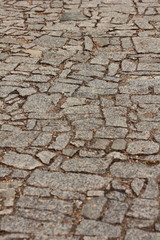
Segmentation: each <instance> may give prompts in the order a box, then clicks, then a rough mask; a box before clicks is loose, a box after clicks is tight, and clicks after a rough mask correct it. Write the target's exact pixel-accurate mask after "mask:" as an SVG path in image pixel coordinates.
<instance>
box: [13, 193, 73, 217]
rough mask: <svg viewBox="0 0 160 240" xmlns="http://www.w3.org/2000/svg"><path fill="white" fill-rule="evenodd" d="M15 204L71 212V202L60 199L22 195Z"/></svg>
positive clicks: (23, 206) (22, 206)
mask: <svg viewBox="0 0 160 240" xmlns="http://www.w3.org/2000/svg"><path fill="white" fill-rule="evenodd" d="M17 206H18V207H21V208H31V209H38V210H50V211H51V210H52V212H55V213H56V212H60V213H65V214H71V213H72V211H73V204H72V203H70V202H67V201H64V200H60V199H53V198H50V199H44V198H40V197H39V196H22V197H20V198H19V200H18V202H17Z"/></svg>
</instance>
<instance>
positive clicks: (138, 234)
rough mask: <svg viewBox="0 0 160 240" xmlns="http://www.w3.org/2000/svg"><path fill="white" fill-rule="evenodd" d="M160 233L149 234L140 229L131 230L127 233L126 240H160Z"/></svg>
mask: <svg viewBox="0 0 160 240" xmlns="http://www.w3.org/2000/svg"><path fill="white" fill-rule="evenodd" d="M159 237H160V233H156V232H147V231H143V230H139V229H136V228H135V229H129V230H128V231H127V234H126V237H125V240H135V239H139V240H142V239H146V240H158V239H159Z"/></svg>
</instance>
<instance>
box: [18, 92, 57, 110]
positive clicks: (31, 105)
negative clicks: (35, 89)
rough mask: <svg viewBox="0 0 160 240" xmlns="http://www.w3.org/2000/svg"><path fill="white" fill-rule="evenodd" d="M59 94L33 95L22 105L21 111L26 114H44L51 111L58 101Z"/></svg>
mask: <svg viewBox="0 0 160 240" xmlns="http://www.w3.org/2000/svg"><path fill="white" fill-rule="evenodd" d="M60 97H61V96H60V94H51V95H47V94H44V93H42V94H35V95H32V96H29V97H28V98H27V101H26V102H25V104H24V105H23V109H24V110H25V111H26V112H36V113H41V112H42V113H45V112H47V111H52V110H53V109H54V106H55V105H56V104H57V103H58V101H59V100H60Z"/></svg>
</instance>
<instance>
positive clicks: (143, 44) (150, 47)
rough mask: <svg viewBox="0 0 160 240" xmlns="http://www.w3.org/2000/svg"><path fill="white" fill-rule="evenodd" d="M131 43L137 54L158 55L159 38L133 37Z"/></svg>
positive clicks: (159, 49)
mask: <svg viewBox="0 0 160 240" xmlns="http://www.w3.org/2000/svg"><path fill="white" fill-rule="evenodd" d="M133 42H134V44H135V48H136V51H137V52H138V53H149V52H150V53H160V38H154V37H134V38H133Z"/></svg>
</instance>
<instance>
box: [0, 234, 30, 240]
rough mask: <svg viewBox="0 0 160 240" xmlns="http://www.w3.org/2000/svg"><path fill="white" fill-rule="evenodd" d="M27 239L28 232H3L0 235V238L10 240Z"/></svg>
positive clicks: (0, 239)
mask: <svg viewBox="0 0 160 240" xmlns="http://www.w3.org/2000/svg"><path fill="white" fill-rule="evenodd" d="M16 238H17V239H18V238H19V239H29V238H30V236H29V235H28V234H25V233H24V234H23V233H11V234H4V235H1V236H0V240H12V239H16Z"/></svg>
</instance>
